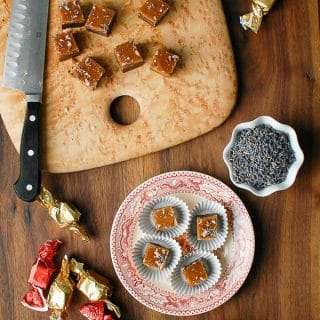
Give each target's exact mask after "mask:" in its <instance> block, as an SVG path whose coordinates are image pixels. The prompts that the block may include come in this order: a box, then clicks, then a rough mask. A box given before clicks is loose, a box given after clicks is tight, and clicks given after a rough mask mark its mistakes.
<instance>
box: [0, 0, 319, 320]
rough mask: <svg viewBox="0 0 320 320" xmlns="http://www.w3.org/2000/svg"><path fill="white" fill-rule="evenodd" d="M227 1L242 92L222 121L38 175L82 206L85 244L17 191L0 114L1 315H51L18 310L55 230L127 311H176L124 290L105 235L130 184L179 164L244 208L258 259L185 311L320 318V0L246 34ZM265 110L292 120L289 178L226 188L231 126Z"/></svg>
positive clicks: (287, 4) (283, 9) (282, 3)
mask: <svg viewBox="0 0 320 320" xmlns="http://www.w3.org/2000/svg"><path fill="white" fill-rule="evenodd" d="M223 5H224V8H225V12H226V16H227V21H228V25H229V28H230V34H231V38H232V43H233V47H234V52H235V57H236V62H237V68H238V76H239V97H238V101H237V104H236V106H235V109H234V112H233V113H232V115H231V117H230V118H229V119H228V120H227V121H226V122H225V123H224V124H223V125H221V126H220V127H219V128H218V129H216V130H214V131H212V132H211V133H209V134H206V135H204V136H202V137H200V138H197V139H195V140H193V141H190V142H188V143H184V144H182V145H180V146H177V147H174V148H171V149H169V150H165V151H162V152H158V153H155V154H151V155H148V156H145V157H141V158H138V159H134V160H131V161H127V162H124V163H120V164H116V165H112V166H108V167H103V168H99V169H94V170H90V171H86V172H79V173H72V174H62V175H52V174H47V173H46V174H44V184H45V185H46V186H48V187H49V188H50V189H51V190H53V191H54V193H56V194H57V195H58V196H59V197H61V198H63V199H66V200H68V201H71V202H73V203H74V204H75V205H76V206H77V207H78V208H79V209H80V210H81V211H82V212H83V219H82V222H83V223H84V224H86V226H87V228H88V230H89V232H90V234H91V238H92V241H91V242H90V243H89V244H86V243H83V242H81V241H80V240H79V239H78V238H76V237H74V236H73V235H71V234H70V233H68V232H66V231H64V230H60V229H58V228H57V227H56V226H55V224H54V223H53V222H52V221H51V219H50V218H49V217H48V216H47V213H46V211H45V210H44V209H42V208H41V207H40V206H39V205H38V204H37V203H31V204H28V203H23V202H22V201H20V200H18V199H17V198H16V196H15V194H14V192H13V190H12V183H13V182H14V180H15V179H16V178H17V175H18V154H17V152H16V151H15V150H14V148H13V146H12V144H11V142H10V140H9V137H8V135H7V132H6V130H5V129H4V127H3V124H2V122H1V125H0V215H1V224H0V257H1V258H0V286H1V291H2V292H1V294H0V314H1V316H0V318H1V319H24V320H31V319H32V320H34V319H48V314H40V313H35V312H32V311H30V310H28V309H25V308H24V307H22V305H21V304H20V298H21V297H22V296H23V294H24V293H25V292H26V291H27V290H28V285H27V278H28V275H29V272H30V267H31V265H32V263H33V261H34V259H35V257H36V252H37V249H38V247H39V246H40V244H42V243H43V242H44V241H45V240H46V239H54V238H59V239H61V240H62V241H63V242H64V243H65V245H64V249H63V250H62V251H63V252H68V253H69V254H71V255H73V256H75V257H77V258H78V259H80V260H83V261H84V262H86V263H87V265H88V266H89V267H91V268H94V269H96V270H97V271H99V272H100V273H102V274H104V275H105V276H108V277H109V278H110V279H111V281H112V282H113V284H114V285H115V292H114V301H115V302H116V303H118V304H119V305H120V306H121V309H122V311H123V317H122V319H127V320H129V319H130V320H138V319H148V320H149V319H150V320H160V319H174V317H171V316H166V315H161V314H159V313H157V312H154V311H152V310H149V309H148V308H146V307H144V306H143V305H141V304H140V303H139V302H137V301H135V300H134V299H133V298H132V297H131V296H130V295H129V294H128V293H127V292H126V290H125V289H124V288H123V287H122V285H121V284H120V282H119V280H118V279H117V277H116V274H115V272H114V270H113V267H112V263H111V258H110V252H109V235H110V229H111V224H112V220H113V217H114V215H115V213H116V211H117V208H118V207H119V206H120V204H121V202H122V201H123V200H124V198H125V197H126V195H127V194H128V193H129V192H130V191H131V190H132V189H133V188H134V187H136V186H137V185H138V184H140V183H141V182H143V181H144V180H145V179H148V178H150V177H152V176H154V175H157V174H159V173H163V172H166V171H171V170H179V169H187V170H195V171H200V172H204V173H206V174H209V175H212V176H214V177H216V178H218V179H220V180H222V181H223V182H225V183H226V184H228V185H229V186H231V187H232V189H233V190H235V192H237V193H238V195H239V196H240V197H241V199H242V200H243V202H244V203H245V205H246V206H247V208H248V210H249V212H250V215H251V218H252V221H253V224H254V229H255V234H256V254H255V259H254V264H253V267H252V270H251V272H250V274H249V277H248V278H247V280H246V282H245V283H244V285H243V286H242V288H241V289H240V290H239V291H238V293H237V294H236V295H235V296H234V297H233V298H232V299H231V300H230V301H228V302H227V303H225V304H224V305H222V306H220V307H219V308H217V309H216V310H213V311H211V312H209V313H206V314H203V315H199V316H194V317H190V319H197V320H208V319H212V320H214V319H220V320H221V319H237V320H239V319H246V320H248V319H259V320H263V319H299V320H300V319H320V284H319V273H320V264H319V262H320V246H319V243H320V241H319V240H320V237H319V234H320V232H319V230H320V220H319V217H320V210H319V208H320V160H319V153H320V151H319V150H320V148H319V143H318V145H316V143H317V142H319V140H318V139H317V138H319V136H320V125H319V123H320V117H319V115H320V91H319V80H320V45H319V3H318V2H317V1H316V0H309V1H300V0H279V1H278V2H277V3H276V5H275V6H274V9H273V11H272V13H271V14H270V15H268V16H267V17H266V18H265V19H264V22H263V26H262V28H261V30H260V31H259V33H258V35H254V34H253V33H250V32H244V31H243V30H242V29H241V28H240V25H239V22H238V20H239V15H240V14H241V13H245V12H247V11H248V10H249V8H250V1H249V0H246V1H234V0H224V1H223ZM213 50H214V49H213ZM122 104H123V103H122ZM124 104H126V103H125V102H124ZM260 115H270V116H273V117H275V118H276V119H277V120H279V121H281V122H285V123H287V124H289V125H291V126H293V127H294V128H295V129H296V131H297V134H298V137H299V141H300V143H301V145H302V149H303V151H304V153H305V163H304V165H303V167H302V169H301V171H300V173H299V175H298V177H297V180H296V183H295V184H294V186H293V187H291V188H290V189H289V190H287V191H283V192H278V193H275V194H273V195H271V196H269V197H266V198H258V197H256V196H254V195H252V194H250V193H249V192H247V191H243V190H239V189H237V188H236V187H234V186H232V184H231V182H230V179H229V177H228V173H227V169H226V167H225V165H224V163H223V160H222V151H223V148H224V147H225V145H226V143H227V142H228V140H229V138H230V135H231V131H232V129H233V127H234V126H235V125H236V124H237V123H239V122H242V121H248V120H252V119H254V118H255V117H257V116H260ZM317 140H318V141H317ZM75 161H76V159H75ZM84 302H85V300H84V299H83V298H81V297H80V296H79V294H76V295H75V299H74V304H73V307H71V308H70V319H80V318H81V316H80V314H79V313H78V312H77V308H78V306H79V305H80V303H84ZM176 319H178V318H176ZM179 319H183V318H179Z"/></svg>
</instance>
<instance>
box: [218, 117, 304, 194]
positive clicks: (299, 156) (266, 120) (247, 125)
mask: <svg viewBox="0 0 320 320" xmlns="http://www.w3.org/2000/svg"><path fill="white" fill-rule="evenodd" d="M261 124H265V125H269V126H271V127H272V128H273V129H275V130H278V131H282V132H284V133H286V134H287V135H288V138H289V142H290V145H291V148H292V150H293V152H294V155H295V158H296V160H295V161H294V162H293V163H292V164H291V166H290V167H289V170H288V174H287V178H286V179H285V180H284V181H283V182H282V183H279V184H274V185H272V186H269V187H266V188H264V189H261V190H257V189H255V188H254V187H252V186H249V185H248V184H245V183H237V182H236V181H234V179H233V175H232V165H231V163H230V161H229V160H228V154H229V152H230V149H231V147H232V146H233V144H234V142H235V139H236V137H237V134H238V132H240V131H241V130H243V129H253V128H255V127H257V126H258V125H261ZM223 160H224V162H225V164H226V165H227V167H228V170H229V176H230V179H231V181H232V183H233V184H234V185H236V186H237V187H239V188H242V189H245V190H248V191H250V192H252V193H253V194H255V195H256V196H259V197H266V196H268V195H270V194H271V193H273V192H276V191H280V190H285V189H288V188H289V187H291V186H292V185H293V183H294V181H295V179H296V176H297V173H298V171H299V169H300V167H301V165H302V163H303V161H304V155H303V152H302V150H301V148H300V146H299V143H298V139H297V134H296V132H295V131H294V129H293V128H291V127H290V126H288V125H286V124H282V123H280V122H278V121H276V120H275V119H273V118H272V117H269V116H261V117H258V118H256V119H255V120H253V121H249V122H243V123H240V124H238V125H237V126H236V127H235V128H234V129H233V131H232V136H231V140H230V142H229V143H228V144H227V146H226V147H225V149H224V151H223Z"/></svg>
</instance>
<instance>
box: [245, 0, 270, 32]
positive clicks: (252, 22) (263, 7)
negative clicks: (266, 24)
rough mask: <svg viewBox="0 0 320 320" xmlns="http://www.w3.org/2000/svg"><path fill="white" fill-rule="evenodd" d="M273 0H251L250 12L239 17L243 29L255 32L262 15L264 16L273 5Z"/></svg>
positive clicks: (259, 24)
mask: <svg viewBox="0 0 320 320" xmlns="http://www.w3.org/2000/svg"><path fill="white" fill-rule="evenodd" d="M274 2H275V0H253V1H252V12H250V13H247V14H245V15H243V16H241V17H240V23H241V25H242V27H243V29H245V30H247V29H251V30H252V31H253V32H255V33H257V32H258V30H259V28H260V26H261V22H262V19H263V16H265V15H266V14H267V13H268V12H269V11H270V9H271V7H272V6H273V4H274Z"/></svg>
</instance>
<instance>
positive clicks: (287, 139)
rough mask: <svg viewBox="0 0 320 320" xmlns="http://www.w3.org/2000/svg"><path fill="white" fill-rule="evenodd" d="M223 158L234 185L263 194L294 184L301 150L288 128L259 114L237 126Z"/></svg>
mask: <svg viewBox="0 0 320 320" xmlns="http://www.w3.org/2000/svg"><path fill="white" fill-rule="evenodd" d="M223 158H224V161H225V163H226V164H227V166H228V168H229V174H230V178H231V181H232V182H233V183H234V184H235V185H236V186H238V187H240V188H244V189H247V190H249V191H251V192H253V193H254V194H256V195H258V196H266V195H269V194H271V193H273V192H275V191H278V190H283V189H286V188H288V187H290V186H291V185H292V184H293V182H294V180H295V177H296V174H297V172H298V170H299V168H300V166H301V164H302V162H303V153H302V151H301V149H300V147H299V144H298V141H297V136H296V134H295V131H294V130H293V129H292V128H291V127H289V126H287V125H283V124H281V123H279V122H277V121H276V120H274V119H273V118H271V117H267V116H262V117H259V118H257V119H255V120H253V121H251V122H246V123H242V124H239V125H238V126H236V128H235V129H234V131H233V134H232V139H231V142H230V143H229V144H228V145H227V147H226V148H225V150H224V155H223Z"/></svg>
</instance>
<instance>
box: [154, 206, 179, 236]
mask: <svg viewBox="0 0 320 320" xmlns="http://www.w3.org/2000/svg"><path fill="white" fill-rule="evenodd" d="M152 217H153V220H154V224H155V227H156V230H157V231H161V230H165V229H168V228H172V227H175V226H176V225H177V219H176V216H175V214H174V208H173V207H164V208H159V209H153V210H152Z"/></svg>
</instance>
